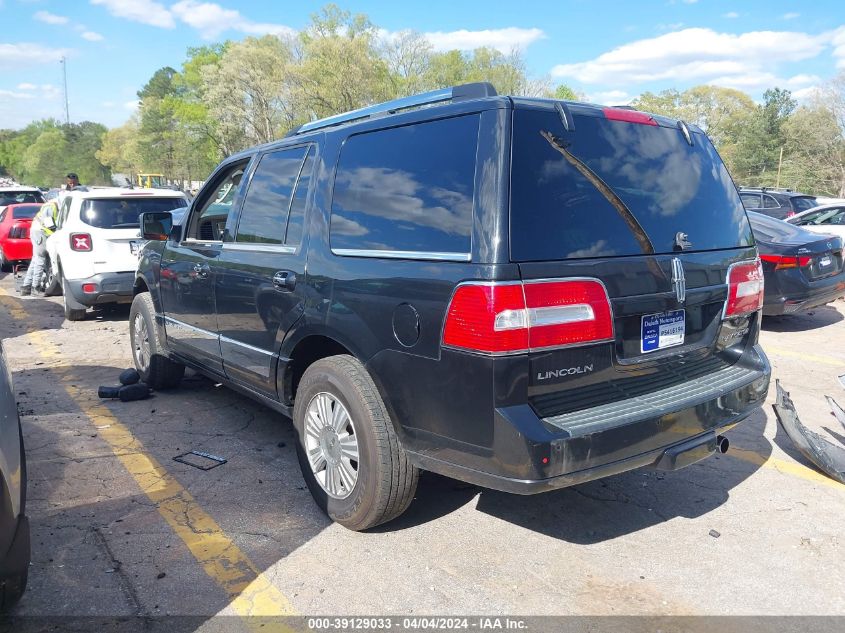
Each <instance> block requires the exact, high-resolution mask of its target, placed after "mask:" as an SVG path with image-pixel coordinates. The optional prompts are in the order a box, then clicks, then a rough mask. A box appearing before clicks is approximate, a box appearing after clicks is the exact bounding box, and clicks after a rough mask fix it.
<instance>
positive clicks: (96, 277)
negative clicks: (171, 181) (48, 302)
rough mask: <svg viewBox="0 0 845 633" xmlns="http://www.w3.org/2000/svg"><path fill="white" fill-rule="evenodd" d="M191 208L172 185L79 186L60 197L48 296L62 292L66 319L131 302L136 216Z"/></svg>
mask: <svg viewBox="0 0 845 633" xmlns="http://www.w3.org/2000/svg"><path fill="white" fill-rule="evenodd" d="M186 206H188V201H187V198H186V196H185V194H183V193H181V192H178V191H172V190H169V189H117V188H112V187H108V188H92V189H90V190H80V189H76V190H74V191H71V192H69V193H68V194H66V195H65V196H63V197H62V198H61V202H60V207H59V217H58V221H57V225H58V228H57V229H56V231H55V233H53V234H52V235H51V236H50V237H49V239H48V240H47V253H48V255H49V258H50V259H49V261H48V262H47V264H46V266H45V270H46V272H47V281H46V294H48V295H53V294H60V293H61V294H63V295H64V297H65V300H64V306H65V317H66V318H67V319H68V320H70V321H81V320H82V319H84V318H85V312H86V310H87V308H89V307H91V306H95V305H104V304H114V303H131V302H132V286H133V283H134V282H135V269H136V268H137V267H138V253H139V252H140V250H141V247H142V246H143V241H142V240H141V233H140V230H139V228H140V225H139V224H138V215H139V214H140V213H145V212H156V211H172V210H173V209H181V208H182V207H186Z"/></svg>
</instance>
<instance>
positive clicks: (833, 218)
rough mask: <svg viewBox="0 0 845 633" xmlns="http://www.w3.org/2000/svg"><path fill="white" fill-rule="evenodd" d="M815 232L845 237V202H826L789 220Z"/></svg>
mask: <svg viewBox="0 0 845 633" xmlns="http://www.w3.org/2000/svg"><path fill="white" fill-rule="evenodd" d="M787 222H789V223H790V224H794V225H796V226H800V227H803V228H805V229H807V230H808V231H812V232H813V233H823V234H825V235H838V236H839V237H841V238H843V239H845V203H843V202H839V203H836V204H825V205H822V206H819V207H814V208H812V209H809V210H807V211H802V212H801V213H798V214H797V215H793V216H792V217H791V218H789V219H788V220H787Z"/></svg>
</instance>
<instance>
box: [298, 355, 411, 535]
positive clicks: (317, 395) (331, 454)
mask: <svg viewBox="0 0 845 633" xmlns="http://www.w3.org/2000/svg"><path fill="white" fill-rule="evenodd" d="M344 416H345V417H344ZM293 419H294V424H295V426H296V430H297V432H298V434H299V441H298V442H297V456H298V457H299V465H300V468H301V469H302V475H303V477H304V478H305V482H306V484H308V488H309V489H310V491H311V494H312V496H313V497H314V499H315V501H316V502H317V505H319V506H320V508H321V509H322V510H323V511H324V512H325V513H326V514H328V515H329V517H330V518H331V519H333V520H334V521H336V522H337V523H340V524H341V525H343V526H344V527H346V528H349V529H350V530H366V529H368V528H371V527H375V526H376V525H379V524H381V523H386V522H387V521H390V520H392V519H395V518H396V517H398V516H399V515H400V514H402V513H403V512H404V511H405V510H406V509H407V508H408V506H409V505H410V503H411V501H412V500H413V498H414V493H415V492H416V489H417V480H418V478H419V470H418V469H417V468H415V467H414V466H413V465H412V464H411V462H410V461H409V460H408V457H407V455H406V454H405V451H404V449H403V448H402V446H401V445H400V444H399V439H398V438H397V436H396V432H395V431H394V430H393V423H392V422H391V420H390V415H389V414H388V412H387V408H386V407H385V405H384V401H383V400H382V398H381V395H380V394H379V392H378V389H376V386H375V384H374V383H373V379H372V378H371V377H370V375H369V373H367V370H366V369H364V366H363V365H362V364H361V363H360V362H358V361H357V360H356V359H355V358H353V357H352V356H347V355H342V356H331V357H329V358H324V359H321V360H318V361H317V362H315V363H314V364H313V365H311V366H310V367H309V368H308V369H307V370H306V371H305V374H304V375H303V377H302V380H301V381H300V383H299V388H298V389H297V393H296V402H295V405H294V417H293ZM349 447H351V448H349ZM353 457H354V458H353ZM355 458H357V459H355ZM344 460H345V461H344ZM312 464H313V465H312ZM330 471H333V472H334V473H337V474H336V475H333V474H331V473H330ZM318 477H320V479H319V480H318ZM350 479H351V480H352V481H354V483H353V484H352V485H351V486H348V485H347V483H348V482H349V481H350ZM321 482H322V483H321ZM350 488H351V489H350ZM329 490H332V491H333V492H334V494H330V493H329V492H328V491H329Z"/></svg>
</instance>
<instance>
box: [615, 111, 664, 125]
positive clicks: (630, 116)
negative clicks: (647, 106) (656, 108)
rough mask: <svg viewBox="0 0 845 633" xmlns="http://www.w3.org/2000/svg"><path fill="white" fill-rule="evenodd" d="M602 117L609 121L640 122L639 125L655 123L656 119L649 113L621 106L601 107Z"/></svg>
mask: <svg viewBox="0 0 845 633" xmlns="http://www.w3.org/2000/svg"><path fill="white" fill-rule="evenodd" d="M602 112H604V118H606V119H608V120H610V121H625V122H626V123H640V124H641V125H657V121H655V120H654V118H653V117H652V116H651V115H650V114H646V113H645V112H639V111H637V110H625V109H623V108H603V109H602Z"/></svg>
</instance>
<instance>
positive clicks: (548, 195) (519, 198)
mask: <svg viewBox="0 0 845 633" xmlns="http://www.w3.org/2000/svg"><path fill="white" fill-rule="evenodd" d="M693 139H694V142H693V145H692V146H690V145H689V144H688V143H687V142H686V140H685V139H684V136H683V134H681V132H680V130H678V129H677V128H664V127H658V126H651V125H641V124H633V123H626V122H620V121H608V120H607V119H604V118H599V117H593V116H576V117H575V125H574V130H573V131H567V130H565V129H564V127H563V124H562V122H561V119H560V117H559V116H558V115H557V113H556V112H554V111H543V110H528V109H523V110H516V111H515V112H514V134H513V152H512V156H513V158H512V165H511V257H512V259H513V260H515V261H530V260H553V259H567V258H579V257H600V256H601V257H611V256H618V255H638V254H643V253H651V252H653V253H671V252H673V251H674V248H675V236H676V235H677V233H679V232H683V233H686V234H687V237H688V239H689V241H690V242H691V243H692V250H711V249H719V248H734V247H737V246H745V245H749V244H752V243H753V241H752V236H751V230H750V228H749V226H748V221H747V219H746V217H745V210H744V209H743V207H742V204H741V203H740V200H739V196H738V195H737V191H736V187H735V186H734V183H733V181H732V180H731V178H730V176H729V175H728V172H727V170H726V169H725V167H724V165H723V164H722V161H721V160H720V159H719V157H718V155H717V154H716V151H715V149H714V148H713V145H712V144H711V143H710V142H709V141H708V140H707V137H706V136H704V135H702V134H694V135H693Z"/></svg>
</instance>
